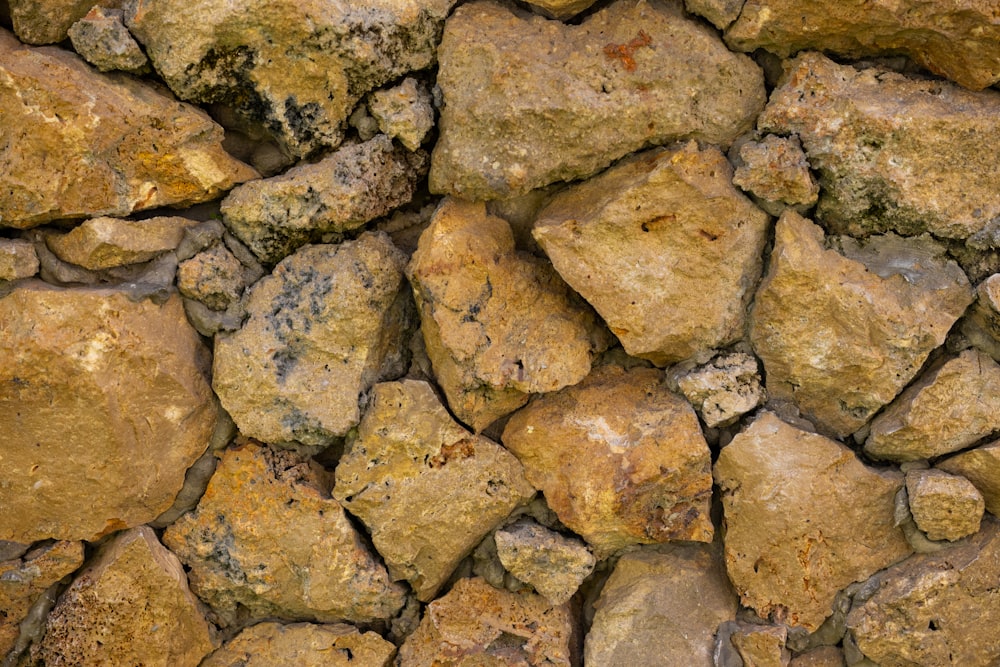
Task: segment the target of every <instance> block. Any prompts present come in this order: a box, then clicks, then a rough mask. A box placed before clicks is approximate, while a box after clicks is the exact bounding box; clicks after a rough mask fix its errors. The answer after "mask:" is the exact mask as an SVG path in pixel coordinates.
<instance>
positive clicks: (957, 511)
mask: <svg viewBox="0 0 1000 667" xmlns="http://www.w3.org/2000/svg"><path fill="white" fill-rule="evenodd" d="M906 494H907V496H908V497H909V499H910V512H911V513H912V514H913V520H914V521H915V522H916V524H917V527H918V528H919V529H920V530H922V531H923V532H925V533H926V534H927V537H928V538H929V539H932V540H949V541H951V542H954V541H955V540H959V539H961V538H963V537H968V536H969V535H972V534H974V533H975V532H976V531H978V530H979V524H980V521H981V520H982V518H983V510H984V509H985V508H986V505H985V502H984V501H983V495H982V494H981V493H979V491H977V490H976V487H975V486H973V484H972V482H970V481H969V480H967V479H965V478H964V477H959V476H958V475H949V474H948V473H946V472H944V471H941V470H911V471H909V472H907V473H906Z"/></svg>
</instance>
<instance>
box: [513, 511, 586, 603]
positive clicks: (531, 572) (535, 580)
mask: <svg viewBox="0 0 1000 667" xmlns="http://www.w3.org/2000/svg"><path fill="white" fill-rule="evenodd" d="M493 539H494V541H495V542H496V546H497V556H498V557H499V558H500V562H501V563H502V564H503V566H504V568H505V569H506V570H507V571H508V572H510V573H511V574H512V575H514V576H515V577H517V578H518V579H519V580H520V581H523V582H524V583H526V584H530V585H531V586H533V587H534V589H535V590H536V591H538V592H539V593H540V594H541V595H543V596H545V598H546V599H547V600H548V601H549V602H551V603H552V604H554V605H560V604H562V603H564V602H566V601H568V600H569V599H570V598H571V597H573V594H574V593H576V590H577V589H578V588H580V584H581V583H583V580H584V579H586V578H587V577H588V576H589V575H590V573H591V572H593V570H594V565H595V564H596V562H597V561H596V560H595V559H594V555H593V554H592V553H590V550H589V549H588V548H587V546H586V545H585V544H584V543H583V542H581V541H580V540H577V539H573V538H570V537H564V536H562V535H560V534H559V533H557V532H556V531H554V530H550V529H548V528H545V527H544V526H541V525H539V524H537V523H535V522H534V521H529V520H522V521H518V522H516V523H514V524H512V525H510V526H507V527H506V528H503V529H501V530H498V531H497V532H496V533H494V534H493Z"/></svg>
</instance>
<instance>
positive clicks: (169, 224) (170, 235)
mask: <svg viewBox="0 0 1000 667" xmlns="http://www.w3.org/2000/svg"><path fill="white" fill-rule="evenodd" d="M196 224H198V223H197V221H195V220H188V219H187V218H178V217H157V218H149V219H148V220H120V219H117V218H91V219H90V220H87V221H85V222H84V223H82V224H81V225H79V226H77V227H75V228H74V229H73V230H72V231H70V232H68V233H66V234H48V235H46V236H45V244H46V245H47V246H48V247H49V250H51V251H52V252H54V253H55V255H56V257H58V258H59V259H61V260H62V261H64V262H69V263H71V264H76V265H77V266H82V267H83V268H85V269H90V270H91V271H100V270H101V269H110V268H114V267H117V266H126V265H128V264H139V263H141V262H147V261H149V260H151V259H153V258H154V257H156V256H157V255H160V254H162V253H164V252H167V251H169V250H174V249H175V248H177V246H178V245H179V244H180V242H181V239H183V238H184V230H185V229H186V228H188V227H192V226H194V225H196Z"/></svg>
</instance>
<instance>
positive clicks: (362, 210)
mask: <svg viewBox="0 0 1000 667" xmlns="http://www.w3.org/2000/svg"><path fill="white" fill-rule="evenodd" d="M426 165H427V156H426V154H425V153H422V152H421V153H410V152H407V151H405V150H403V149H402V148H399V147H397V146H394V145H393V143H392V140H391V139H389V137H387V136H385V135H378V136H376V137H375V138H374V139H372V140H370V141H366V142H365V143H362V144H355V145H353V146H345V147H343V148H341V149H339V150H338V151H336V152H334V153H333V154H331V155H330V156H328V157H326V158H324V159H323V160H320V161H319V162H316V163H313V164H310V163H305V164H301V165H299V166H296V167H292V168H291V169H289V170H288V171H287V172H285V173H284V174H282V175H280V176H272V177H271V178H266V179H263V180H258V181H251V182H249V183H246V184H244V185H241V186H239V187H238V188H236V189H234V190H233V191H232V192H231V193H230V194H229V196H228V197H226V199H225V200H224V201H223V202H222V215H223V220H224V221H225V223H226V226H227V227H228V228H229V230H230V231H232V233H233V234H234V235H235V236H236V237H237V238H238V239H240V240H241V241H242V242H243V243H245V244H246V245H247V247H249V248H250V249H251V250H253V252H254V254H255V255H257V257H258V258H259V259H260V260H261V261H263V262H266V263H268V264H274V263H276V262H278V261H279V260H281V258H283V257H285V256H287V255H289V254H291V253H292V252H294V251H295V249H296V248H298V247H300V246H302V245H303V244H305V243H308V242H310V241H316V240H318V239H319V238H320V237H321V236H322V235H323V234H325V233H329V232H343V231H348V230H351V229H355V228H357V227H360V226H362V225H364V224H365V223H366V222H369V221H371V220H374V219H375V218H377V217H379V216H382V215H385V214H386V213H388V212H390V211H391V210H392V209H394V208H396V207H397V206H400V205H402V204H405V203H407V202H408V201H410V199H411V198H412V197H413V193H414V191H415V189H416V186H417V182H418V181H419V180H420V179H421V178H422V177H423V176H424V174H425V173H426V171H427V167H426Z"/></svg>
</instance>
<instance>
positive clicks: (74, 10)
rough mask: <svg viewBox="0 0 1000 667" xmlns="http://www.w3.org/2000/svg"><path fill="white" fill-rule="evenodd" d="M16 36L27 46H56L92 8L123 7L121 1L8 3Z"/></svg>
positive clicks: (16, 0) (18, 0)
mask: <svg viewBox="0 0 1000 667" xmlns="http://www.w3.org/2000/svg"><path fill="white" fill-rule="evenodd" d="M7 4H8V5H10V18H11V22H12V23H13V26H14V33H15V34H17V36H18V38H19V39H20V40H21V41H22V42H25V43H27V44H55V43H57V42H61V41H63V40H64V39H66V31H67V30H69V27H70V26H71V25H73V23H74V22H75V21H77V20H78V19H80V18H82V17H83V15H84V14H86V13H87V12H88V11H89V10H90V8H91V7H93V6H95V5H100V6H104V7H112V6H115V7H117V6H120V5H121V0H8V2H7Z"/></svg>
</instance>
